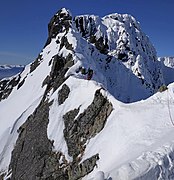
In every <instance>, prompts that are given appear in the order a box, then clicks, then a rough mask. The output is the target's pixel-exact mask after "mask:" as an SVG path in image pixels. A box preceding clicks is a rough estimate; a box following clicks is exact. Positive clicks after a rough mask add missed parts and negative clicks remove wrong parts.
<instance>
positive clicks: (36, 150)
mask: <svg viewBox="0 0 174 180" xmlns="http://www.w3.org/2000/svg"><path fill="white" fill-rule="evenodd" d="M66 88H67V87H66ZM43 99H44V98H43ZM51 104H52V103H48V101H43V100H42V102H41V103H40V105H39V106H38V107H37V109H36V110H35V112H34V113H33V114H32V115H31V116H30V117H29V118H28V119H27V121H26V122H25V123H24V124H23V125H22V126H21V127H20V128H19V130H18V133H19V137H18V140H17V142H16V145H15V147H14V150H13V152H12V158H11V163H10V167H9V172H12V177H11V179H12V180H23V179H31V180H35V179H36V180H37V179H38V180H41V179H43V180H46V179H53V180H54V179H60V180H78V179H81V178H82V177H84V176H85V175H87V174H89V173H90V172H91V171H92V170H93V169H94V167H95V166H96V162H97V160H98V159H99V154H96V155H94V156H92V157H90V158H89V159H86V160H85V161H83V162H82V163H80V162H81V157H82V156H83V153H84V150H85V143H86V141H87V140H89V139H90V138H91V137H94V136H95V135H96V134H97V133H99V132H100V131H101V130H102V129H103V127H104V124H105V122H106V120H107V117H108V116H109V115H110V113H111V112H112V104H111V103H109V101H108V100H107V99H106V98H105V97H104V96H103V95H102V94H101V92H100V90H97V91H96V93H95V97H94V100H93V102H92V104H91V105H89V106H88V108H87V109H86V110H85V111H84V112H83V113H81V114H80V115H79V116H78V117H77V118H76V119H75V117H76V116H77V115H78V113H79V109H74V110H72V111H70V112H68V113H66V114H65V115H64V117H63V118H64V121H65V129H64V136H65V140H66V142H67V146H68V153H69V155H70V156H72V157H73V161H72V162H68V161H67V160H66V158H65V156H64V155H63V154H62V153H61V152H57V153H56V152H53V151H52V147H53V142H51V141H50V140H49V139H48V137H47V125H48V122H49V119H48V117H49V106H50V105H51ZM60 159H61V161H60ZM62 161H63V162H62Z"/></svg>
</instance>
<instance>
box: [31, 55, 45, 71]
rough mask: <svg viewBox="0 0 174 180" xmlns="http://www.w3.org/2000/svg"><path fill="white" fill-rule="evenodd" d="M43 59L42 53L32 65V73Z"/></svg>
mask: <svg viewBox="0 0 174 180" xmlns="http://www.w3.org/2000/svg"><path fill="white" fill-rule="evenodd" d="M41 60H42V55H41V54H39V55H38V57H37V58H36V60H35V61H34V62H33V63H32V64H31V65H30V73H31V72H33V71H34V70H35V69H36V68H37V67H38V66H39V64H40V62H41Z"/></svg>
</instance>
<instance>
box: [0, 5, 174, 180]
mask: <svg viewBox="0 0 174 180" xmlns="http://www.w3.org/2000/svg"><path fill="white" fill-rule="evenodd" d="M48 31H49V32H48V39H47V40H46V44H45V46H44V48H43V49H42V51H41V52H40V54H39V55H38V57H37V58H36V60H35V61H33V62H32V63H31V64H28V65H26V66H25V69H24V70H23V71H21V70H22V69H20V71H21V72H20V73H19V74H17V75H15V76H12V77H10V78H6V79H2V80H1V81H0V179H3V180H4V179H5V180H7V179H8V180H9V179H11V180H27V179H32V180H35V179H36V180H37V179H38V180H41V179H42V180H48V179H50V180H138V179H141V180H155V179H158V180H159V179H161V180H169V179H170V180H172V179H174V71H173V70H174V58H157V54H156V50H155V48H154V46H153V45H152V43H151V42H150V40H149V38H148V37H147V36H146V34H145V33H144V32H143V31H142V30H141V28H140V24H139V23H138V22H137V21H136V19H135V18H134V17H132V16H131V15H128V14H117V13H115V14H109V15H107V16H105V17H102V18H101V17H99V16H95V15H81V16H76V17H73V16H72V15H71V13H70V12H69V10H67V9H65V8H62V9H60V10H59V11H58V12H57V13H56V14H55V15H54V16H53V17H52V19H51V20H50V22H49V25H48ZM15 68H16V67H15ZM22 68H23V67H22ZM1 69H5V70H8V67H6V68H3V67H2V68H1Z"/></svg>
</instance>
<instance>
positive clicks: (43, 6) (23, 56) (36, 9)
mask: <svg viewBox="0 0 174 180" xmlns="http://www.w3.org/2000/svg"><path fill="white" fill-rule="evenodd" d="M62 7H65V8H67V9H69V10H70V11H71V13H72V15H73V16H76V15H82V14H94V15H99V16H100V17H103V16H105V15H107V14H112V13H121V14H130V15H132V16H134V17H135V19H136V20H137V21H139V22H140V26H141V29H142V31H143V32H144V33H145V34H146V35H147V36H149V38H150V41H151V42H152V43H153V44H154V46H155V48H156V50H157V55H158V56H174V48H173V42H174V23H173V20H174V13H173V9H174V0H165V1H164V0H163V1H159V0H153V1H152V0H146V1H145V0H144V1H140V0H107V1H106V0H86V1H81V0H71V1H70V0H58V1H54V0H49V1H48V0H47V1H44V2H43V1H41V0H37V1H34V0H30V1H29V0H26V1H23V0H18V1H2V2H1V6H0V23H1V29H0V39H1V41H0V64H28V63H30V62H32V61H33V60H34V59H35V58H36V57H37V55H38V54H39V53H40V51H41V50H42V48H43V46H44V44H45V42H46V39H47V34H48V32H47V24H48V23H49V21H50V19H51V17H52V16H53V15H54V14H55V13H56V12H57V11H58V10H59V9H60V8H62ZM4 52H6V53H4Z"/></svg>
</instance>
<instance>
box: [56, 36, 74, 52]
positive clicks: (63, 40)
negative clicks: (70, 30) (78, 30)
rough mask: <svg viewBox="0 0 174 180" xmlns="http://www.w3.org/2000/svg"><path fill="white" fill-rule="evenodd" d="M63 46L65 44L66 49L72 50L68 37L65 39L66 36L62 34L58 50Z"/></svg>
mask: <svg viewBox="0 0 174 180" xmlns="http://www.w3.org/2000/svg"><path fill="white" fill-rule="evenodd" d="M63 46H65V47H66V49H68V50H73V47H72V44H70V43H69V42H68V39H67V37H65V36H63V37H62V38H61V43H60V49H59V50H61V49H62V48H63Z"/></svg>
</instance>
